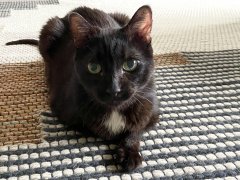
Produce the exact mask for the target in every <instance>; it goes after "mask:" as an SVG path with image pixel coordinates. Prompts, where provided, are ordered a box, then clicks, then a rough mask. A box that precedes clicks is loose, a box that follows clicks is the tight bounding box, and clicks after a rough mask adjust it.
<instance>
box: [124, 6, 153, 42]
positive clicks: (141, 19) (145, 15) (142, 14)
mask: <svg viewBox="0 0 240 180" xmlns="http://www.w3.org/2000/svg"><path fill="white" fill-rule="evenodd" d="M123 30H124V31H125V32H126V33H127V34H128V35H130V36H137V37H138V38H141V39H143V40H144V41H146V42H147V43H150V42H151V30H152V10H151V8H150V7H149V6H147V5H145V6H142V7H140V8H139V9H138V10H137V11H136V12H135V14H134V15H133V17H132V19H131V20H130V21H129V23H128V24H127V26H126V27H124V29H123Z"/></svg>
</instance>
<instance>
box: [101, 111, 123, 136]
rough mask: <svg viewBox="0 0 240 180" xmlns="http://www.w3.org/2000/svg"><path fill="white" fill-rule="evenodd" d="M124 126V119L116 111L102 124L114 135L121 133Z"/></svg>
mask: <svg viewBox="0 0 240 180" xmlns="http://www.w3.org/2000/svg"><path fill="white" fill-rule="evenodd" d="M125 125H126V124H125V117H124V116H123V115H121V114H120V113H119V112H118V111H113V112H112V113H111V114H110V116H109V118H108V119H106V120H105V122H104V126H105V127H106V128H107V129H108V130H109V131H110V132H111V133H112V134H114V135H115V134H118V133H120V132H122V131H123V129H124V128H125Z"/></svg>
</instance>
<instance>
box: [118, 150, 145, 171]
mask: <svg viewBox="0 0 240 180" xmlns="http://www.w3.org/2000/svg"><path fill="white" fill-rule="evenodd" d="M118 159H119V161H120V163H121V165H122V167H123V170H125V171H132V170H134V169H135V168H137V167H138V166H139V165H141V164H142V160H143V158H142V156H141V155H140V154H139V152H138V151H134V150H132V149H129V148H124V147H122V148H119V149H118Z"/></svg>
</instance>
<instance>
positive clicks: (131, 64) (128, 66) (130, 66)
mask: <svg viewBox="0 0 240 180" xmlns="http://www.w3.org/2000/svg"><path fill="white" fill-rule="evenodd" d="M137 65H138V61H137V60H134V59H131V60H127V61H125V62H124V63H123V69H124V70H125V71H134V70H135V69H136V68H137Z"/></svg>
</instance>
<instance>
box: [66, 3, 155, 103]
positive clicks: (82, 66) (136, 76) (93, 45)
mask: <svg viewBox="0 0 240 180" xmlns="http://www.w3.org/2000/svg"><path fill="white" fill-rule="evenodd" d="M69 21H70V29H71V32H72V36H73V40H74V43H75V46H76V48H77V50H76V58H75V59H76V63H75V70H76V72H77V76H78V79H79V81H80V84H81V85H82V86H83V87H84V88H85V90H86V91H87V92H88V93H89V95H90V96H92V97H93V99H95V100H96V101H98V102H99V103H101V104H103V105H106V106H108V107H119V106H121V105H123V104H129V103H131V102H132V101H136V99H137V97H136V95H139V96H143V94H142V93H144V92H142V91H143V89H144V87H145V86H146V85H147V83H148V82H149V80H150V79H151V78H152V74H153V59H152V58H153V57H152V54H153V52H152V47H151V37H150V32H151V28H152V12H151V9H150V7H149V6H142V7H141V8H139V9H138V10H137V11H136V13H135V14H134V15H133V17H132V18H131V20H130V21H129V22H128V24H127V25H126V26H124V27H121V28H117V29H116V28H109V29H100V28H98V27H93V26H91V25H90V23H88V22H87V21H86V20H85V19H84V18H83V17H82V16H80V15H79V14H76V13H72V14H71V15H70V17H69Z"/></svg>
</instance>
